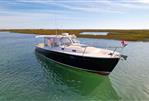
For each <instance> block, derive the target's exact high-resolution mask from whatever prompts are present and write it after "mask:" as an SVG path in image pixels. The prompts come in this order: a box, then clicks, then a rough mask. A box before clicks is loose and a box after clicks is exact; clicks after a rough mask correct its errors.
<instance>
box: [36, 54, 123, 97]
mask: <svg viewBox="0 0 149 101" xmlns="http://www.w3.org/2000/svg"><path fill="white" fill-rule="evenodd" d="M35 54H36V57H37V60H38V61H39V62H40V64H41V67H42V69H43V70H44V72H45V75H47V80H48V79H50V80H49V84H55V85H66V86H67V87H69V90H71V91H73V92H74V93H76V94H79V95H80V96H83V97H85V98H87V99H88V98H89V99H94V100H95V99H103V100H109V99H111V100H120V97H119V96H118V94H117V93H116V91H115V90H114V88H113V87H112V84H111V82H110V79H109V77H108V76H101V75H99V74H94V73H89V72H86V71H81V70H78V69H74V68H70V67H66V66H64V65H61V64H57V63H55V62H53V61H51V60H49V59H48V58H46V57H44V56H43V55H41V54H39V53H37V52H36V53H35ZM51 79H52V82H51ZM58 90H60V91H61V90H63V88H60V89H58ZM63 93H65V91H63Z"/></svg>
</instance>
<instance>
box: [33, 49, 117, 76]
mask: <svg viewBox="0 0 149 101" xmlns="http://www.w3.org/2000/svg"><path fill="white" fill-rule="evenodd" d="M36 51H37V52H38V53H41V54H43V55H44V56H46V57H48V58H50V59H52V60H54V61H56V62H59V63H62V64H65V65H69V66H72V67H76V68H80V69H84V70H88V71H91V72H97V73H103V74H109V73H110V72H112V70H113V69H114V67H115V66H116V64H117V63H118V61H119V58H93V57H83V56H76V55H70V54H66V53H60V52H55V51H50V50H45V49H43V48H39V47H36Z"/></svg>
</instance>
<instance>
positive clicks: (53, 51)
mask: <svg viewBox="0 0 149 101" xmlns="http://www.w3.org/2000/svg"><path fill="white" fill-rule="evenodd" d="M36 38H43V39H44V42H43V43H39V44H37V45H36V48H35V51H36V52H38V53H41V54H42V55H44V56H45V57H47V58H49V59H50V60H52V61H54V62H57V63H59V64H62V65H66V66H67V67H70V68H78V69H81V70H86V71H89V72H94V73H99V74H104V75H109V74H110V73H111V72H112V71H113V69H114V67H115V66H116V65H117V63H118V62H119V60H120V58H121V57H122V55H121V54H120V53H119V52H116V49H115V50H114V51H112V50H108V49H104V48H96V47H93V46H88V45H85V44H81V43H80V42H79V41H78V40H77V37H76V36H75V35H70V34H69V33H62V34H61V35H38V36H36Z"/></svg>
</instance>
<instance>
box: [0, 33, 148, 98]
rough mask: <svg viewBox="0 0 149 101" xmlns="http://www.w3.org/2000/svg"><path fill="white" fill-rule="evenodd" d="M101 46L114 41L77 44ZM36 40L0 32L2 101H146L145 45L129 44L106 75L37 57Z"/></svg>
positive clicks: (146, 62) (114, 42)
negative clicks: (68, 66)
mask: <svg viewBox="0 0 149 101" xmlns="http://www.w3.org/2000/svg"><path fill="white" fill-rule="evenodd" d="M80 40H81V42H83V43H87V44H89V45H93V46H96V47H103V46H108V45H110V44H111V45H115V46H117V45H119V42H118V41H113V40H97V39H80ZM38 41H40V40H36V39H35V38H34V35H24V34H15V33H8V32H1V33H0V101H109V100H110V101H119V100H120V101H140V100H143V101H144V100H149V52H148V51H149V43H147V42H146V43H143V42H129V45H128V47H126V48H125V49H124V50H123V53H124V54H127V55H128V59H127V61H122V60H121V61H120V62H119V63H118V65H117V66H116V68H115V69H114V71H113V72H112V73H111V74H110V75H109V76H101V75H97V74H93V73H88V72H85V71H81V70H77V69H71V68H67V67H64V66H61V65H59V64H56V63H53V62H51V61H49V60H48V59H47V58H45V57H43V56H42V55H40V54H38V53H35V51H34V45H35V44H36V43H38Z"/></svg>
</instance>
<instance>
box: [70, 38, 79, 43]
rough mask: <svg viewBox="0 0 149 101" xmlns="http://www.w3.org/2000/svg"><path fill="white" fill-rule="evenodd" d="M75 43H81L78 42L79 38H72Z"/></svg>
mask: <svg viewBox="0 0 149 101" xmlns="http://www.w3.org/2000/svg"><path fill="white" fill-rule="evenodd" d="M71 39H72V41H73V43H79V41H78V40H77V38H71Z"/></svg>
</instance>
